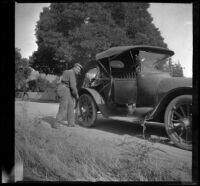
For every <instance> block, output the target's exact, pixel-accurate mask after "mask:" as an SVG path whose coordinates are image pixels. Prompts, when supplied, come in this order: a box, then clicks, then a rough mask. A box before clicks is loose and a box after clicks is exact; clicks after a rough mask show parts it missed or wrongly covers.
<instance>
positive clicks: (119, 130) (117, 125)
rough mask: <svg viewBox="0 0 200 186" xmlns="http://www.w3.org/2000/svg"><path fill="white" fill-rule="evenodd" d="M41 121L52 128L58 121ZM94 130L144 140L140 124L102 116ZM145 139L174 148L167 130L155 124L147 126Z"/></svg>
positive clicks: (49, 118)
mask: <svg viewBox="0 0 200 186" xmlns="http://www.w3.org/2000/svg"><path fill="white" fill-rule="evenodd" d="M41 119H42V120H43V121H45V122H47V123H49V124H50V125H51V127H52V126H53V124H54V122H55V121H56V119H55V118H54V117H52V116H45V117H43V118H41ZM92 128H93V129H96V130H101V131H105V132H110V133H114V134H118V135H129V136H133V137H137V138H140V139H144V138H143V127H142V126H141V125H140V124H131V123H128V122H124V121H116V120H109V119H105V118H103V117H102V116H99V117H98V118H97V120H96V122H95V126H94V127H92ZM145 139H147V140H148V141H151V142H157V143H161V144H165V145H169V146H173V147H174V145H173V144H172V143H171V141H170V140H169V138H168V136H167V134H166V132H165V128H164V127H163V126H159V125H153V124H149V125H147V128H146V131H145Z"/></svg>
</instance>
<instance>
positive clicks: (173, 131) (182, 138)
mask: <svg viewBox="0 0 200 186" xmlns="http://www.w3.org/2000/svg"><path fill="white" fill-rule="evenodd" d="M164 119H165V129H166V132H167V134H168V136H169V138H170V139H171V140H172V141H173V142H174V144H175V145H176V146H178V147H180V148H182V149H185V150H192V96H191V95H182V96H178V97H176V98H174V99H173V100H172V101H171V102H170V103H169V105H168V106H167V109H166V111H165V118H164Z"/></svg>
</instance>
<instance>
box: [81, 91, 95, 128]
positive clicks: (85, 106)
mask: <svg viewBox="0 0 200 186" xmlns="http://www.w3.org/2000/svg"><path fill="white" fill-rule="evenodd" d="M78 110H79V114H78V123H79V124H80V125H81V126H83V127H92V126H94V123H95V121H96V118H97V107H96V104H95V102H94V100H93V98H92V97H91V96H90V95H88V94H82V95H81V96H80V97H79V101H78Z"/></svg>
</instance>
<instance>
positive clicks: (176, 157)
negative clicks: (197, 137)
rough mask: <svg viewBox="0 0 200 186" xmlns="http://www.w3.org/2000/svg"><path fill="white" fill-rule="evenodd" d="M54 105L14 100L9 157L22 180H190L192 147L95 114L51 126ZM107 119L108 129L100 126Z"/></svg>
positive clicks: (54, 111)
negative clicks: (86, 124)
mask: <svg viewBox="0 0 200 186" xmlns="http://www.w3.org/2000/svg"><path fill="white" fill-rule="evenodd" d="M57 110H58V104H56V103H37V102H22V101H16V102H15V157H16V161H17V160H19V159H21V160H22V162H23V165H24V180H40V181H93V182H95V181H134V182H138V181H179V182H184V183H185V182H190V181H191V179H192V152H190V151H184V150H181V149H178V148H176V147H174V146H173V145H171V146H170V145H166V144H162V143H159V142H156V141H155V142H153V141H151V140H144V139H142V138H139V137H138V136H137V135H132V134H131V135H130V133H128V132H126V129H120V132H119V133H117V132H113V131H115V130H116V128H117V127H118V128H119V125H120V127H121V126H122V125H121V124H119V123H117V122H116V121H114V120H111V121H110V120H109V121H108V120H105V119H102V118H101V117H100V119H99V121H98V126H97V127H95V128H90V129H88V128H83V127H80V126H76V127H67V126H61V128H59V129H53V128H52V127H51V125H52V123H53V122H54V120H55V116H56V113H57ZM115 122H116V128H114V126H115ZM108 125H110V126H111V128H113V131H108V130H102V129H104V128H106V126H108ZM123 127H124V128H129V129H128V131H130V128H131V127H130V126H126V124H124V123H123ZM136 128H138V127H136ZM133 129H134V127H133ZM121 130H124V131H123V132H122V133H121ZM137 130H139V131H140V128H139V129H137ZM141 131H142V130H141ZM141 133H142V132H141Z"/></svg>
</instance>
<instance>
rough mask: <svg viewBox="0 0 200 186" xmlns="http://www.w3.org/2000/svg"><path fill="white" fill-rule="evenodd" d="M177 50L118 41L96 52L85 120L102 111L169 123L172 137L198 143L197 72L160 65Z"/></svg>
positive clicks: (82, 106)
mask: <svg viewBox="0 0 200 186" xmlns="http://www.w3.org/2000/svg"><path fill="white" fill-rule="evenodd" d="M172 55H174V52H173V51H171V50H169V49H165V48H161V47H153V46H144V45H142V46H119V47H112V48H110V49H108V50H106V51H104V52H101V53H99V54H97V55H96V60H97V66H96V67H95V68H93V69H91V70H89V71H88V73H86V76H85V80H84V83H83V86H82V88H81V89H80V90H79V95H80V99H79V122H80V124H82V125H83V126H86V127H90V126H93V125H94V124H95V120H96V117H97V113H98V112H100V113H101V114H102V115H103V116H104V117H106V118H110V119H116V120H122V121H128V122H132V123H145V122H150V121H151V122H152V121H153V122H160V123H164V125H165V128H166V132H167V134H168V135H169V137H170V139H171V140H172V141H173V142H174V143H175V144H176V145H177V146H179V147H181V148H183V149H188V150H191V148H192V130H191V126H192V78H183V77H181V78H178V77H171V76H170V75H169V74H168V73H164V72H161V71H159V70H157V69H156V68H155V67H156V66H158V65H159V64H160V63H165V62H166V60H168V58H169V57H171V56H172Z"/></svg>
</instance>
